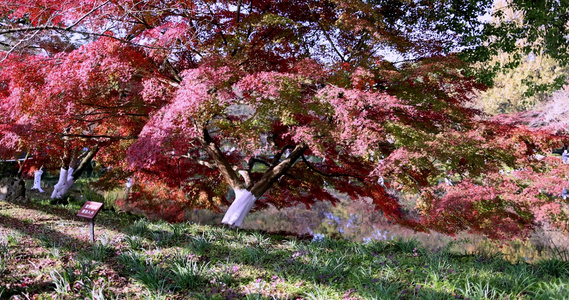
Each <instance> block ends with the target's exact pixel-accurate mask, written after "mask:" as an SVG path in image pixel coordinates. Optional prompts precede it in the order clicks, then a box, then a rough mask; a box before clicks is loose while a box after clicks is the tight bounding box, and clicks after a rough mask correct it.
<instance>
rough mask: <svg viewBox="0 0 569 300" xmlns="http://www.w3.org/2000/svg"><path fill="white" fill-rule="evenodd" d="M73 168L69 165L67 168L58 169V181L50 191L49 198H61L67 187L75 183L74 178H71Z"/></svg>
mask: <svg viewBox="0 0 569 300" xmlns="http://www.w3.org/2000/svg"><path fill="white" fill-rule="evenodd" d="M73 171H74V170H73V168H71V167H69V169H65V168H61V170H59V181H58V182H57V184H56V185H55V186H54V187H53V192H52V193H51V199H59V198H62V197H63V196H64V195H65V194H66V193H67V191H68V190H69V188H70V187H71V186H72V185H73V183H75V179H74V178H73Z"/></svg>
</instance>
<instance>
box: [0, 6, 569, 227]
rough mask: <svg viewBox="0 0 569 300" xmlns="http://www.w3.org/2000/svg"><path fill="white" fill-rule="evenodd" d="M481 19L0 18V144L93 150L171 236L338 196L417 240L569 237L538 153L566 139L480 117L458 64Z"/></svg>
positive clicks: (126, 14)
mask: <svg viewBox="0 0 569 300" xmlns="http://www.w3.org/2000/svg"><path fill="white" fill-rule="evenodd" d="M24 2H25V3H24ZM23 4H25V5H23ZM480 4H483V6H482V8H483V7H484V5H486V6H489V5H490V4H491V3H490V1H486V2H480V1H462V2H461V3H460V4H456V3H454V2H453V3H446V2H445V1H434V2H433V1H414V2H406V1H375V2H374V1H370V2H364V1H332V0H331V1H310V0H309V1H294V2H292V1H259V0H253V1H241V0H238V1H175V0H170V1H167V0H154V1H144V2H132V1H127V0H119V1H116V0H115V1H97V0H93V1H78V0H68V1H58V2H55V1H38V0H27V1H18V5H12V4H10V3H3V4H0V13H1V14H3V15H4V16H6V17H5V19H6V22H5V24H6V25H5V26H3V28H2V29H1V30H0V35H2V36H6V39H7V40H10V41H17V43H12V44H11V45H10V47H9V48H8V49H6V50H7V51H6V56H5V59H3V60H2V63H1V65H0V68H2V77H1V82H2V85H1V87H2V88H1V93H0V97H1V98H0V99H1V101H2V102H1V103H2V106H3V108H5V110H3V112H2V116H1V117H0V118H1V121H0V123H1V124H2V130H3V133H4V134H3V137H2V138H3V140H5V141H6V142H5V143H3V145H4V147H6V148H9V149H11V150H12V151H13V150H14V149H16V148H19V149H25V150H28V151H31V150H35V151H39V152H42V153H43V154H44V157H46V159H48V160H55V159H56V158H57V159H60V158H61V157H62V155H61V154H62V153H63V154H64V155H63V157H64V166H68V165H69V161H70V160H71V159H70V157H71V155H68V154H66V153H72V152H73V151H75V152H77V153H81V152H82V151H84V152H85V153H92V154H93V156H94V154H96V155H97V156H96V159H97V160H99V161H101V162H102V163H104V164H106V165H107V166H112V167H113V170H115V171H116V172H114V173H113V174H123V175H124V176H133V177H135V179H136V180H135V182H136V183H137V184H136V185H135V187H134V188H133V193H132V194H131V197H130V198H129V199H128V201H127V202H128V204H129V205H131V206H135V207H138V208H139V209H142V210H144V211H147V212H151V213H154V214H157V215H161V216H162V217H164V218H168V219H170V220H173V221H176V220H181V219H183V217H184V211H185V210H186V209H188V208H197V207H208V208H212V209H218V210H219V209H222V208H223V207H224V206H225V205H228V204H230V203H231V205H230V206H229V209H228V211H227V212H226V215H225V218H224V220H223V222H224V223H226V224H228V225H232V226H239V225H240V224H241V222H242V221H243V218H244V217H245V215H246V214H247V212H248V211H249V210H250V209H251V208H252V207H253V205H255V206H256V207H257V208H262V207H266V206H267V205H269V204H270V205H275V206H276V207H279V208H280V207H285V206H291V205H296V204H299V203H303V204H305V205H306V206H310V205H311V204H313V203H314V202H315V201H320V200H328V201H332V202H334V201H336V198H335V197H334V195H333V194H332V193H331V192H330V189H335V190H337V191H339V192H342V193H345V194H347V195H349V196H350V197H351V198H353V199H361V198H362V197H369V198H371V199H372V200H373V203H374V204H375V205H376V206H377V208H378V209H381V210H382V211H383V212H384V213H385V215H386V216H388V217H389V218H390V219H392V220H395V221H397V222H399V223H402V224H406V225H409V226H414V227H415V228H417V229H422V230H428V229H436V230H439V231H443V232H447V233H451V234H452V233H456V232H458V231H461V230H472V231H475V232H481V233H484V234H486V235H489V236H491V237H495V238H503V237H507V236H523V235H525V234H526V233H527V232H529V230H531V229H532V228H533V227H534V226H536V225H537V224H538V223H539V222H549V223H552V224H555V225H558V226H560V227H564V226H566V224H567V223H566V217H565V212H566V207H565V205H566V204H565V203H563V201H562V200H561V199H560V198H559V197H557V195H559V193H560V191H558V190H559V187H560V186H561V185H556V183H557V184H559V183H560V182H561V181H563V176H565V175H564V174H565V173H563V172H565V171H564V167H563V166H559V165H558V163H557V161H556V160H555V159H554V158H546V159H541V160H540V159H537V158H536V154H539V153H542V154H543V153H546V152H550V149H551V148H552V147H554V146H558V145H559V144H561V143H563V142H564V139H565V137H564V136H561V135H555V134H552V133H550V132H546V131H537V130H530V129H528V128H526V127H525V126H524V125H523V124H512V123H508V122H502V121H500V120H488V119H487V118H486V117H485V116H484V115H482V114H481V113H480V112H479V111H476V110H474V109H472V108H471V106H472V105H471V100H472V97H473V95H474V91H475V90H476V89H480V88H483V87H482V86H480V85H479V84H477V82H476V81H475V80H474V79H473V78H472V77H470V76H468V75H466V73H465V70H466V69H467V67H468V66H467V65H466V64H465V63H463V62H461V61H460V60H459V59H458V58H457V57H456V56H455V55H454V54H452V53H451V50H452V49H456V48H455V47H456V46H457V45H460V44H461V42H462V41H463V40H466V38H467V37H468V36H467V34H466V33H467V30H466V29H467V28H468V26H467V25H472V26H474V27H472V28H477V27H476V26H475V25H476V24H478V22H479V20H478V18H477V17H478V15H479V14H480V9H481V8H480ZM458 24H460V26H458ZM451 28H452V29H453V30H450V29H451ZM468 41H469V42H470V41H471V40H468ZM389 51H391V52H392V53H397V54H398V55H400V56H401V57H402V58H403V61H401V62H398V63H393V62H389V61H387V60H385V59H384V57H383V56H382V55H385V53H387V52H389ZM84 149H87V150H88V151H85V150H84ZM93 156H91V157H93ZM64 169H65V168H64ZM512 170H514V171H512ZM74 174H76V173H74ZM76 175H77V174H76ZM77 176H78V175H77ZM445 179H446V180H447V182H452V183H454V185H445V184H439V182H441V181H444V180H445ZM229 190H233V191H234V194H235V200H233V201H232V202H230V200H229V199H231V198H233V196H229V194H228V191H229ZM394 191H398V192H400V193H412V194H417V195H420V198H419V200H418V202H417V205H416V207H413V208H408V207H403V206H402V204H401V198H400V197H399V196H397V195H396V194H395V193H394ZM123 204H124V205H126V204H127V203H123ZM409 209H413V210H416V212H417V213H416V214H410V213H409V211H408V210H409Z"/></svg>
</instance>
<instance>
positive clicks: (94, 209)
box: [77, 201, 103, 243]
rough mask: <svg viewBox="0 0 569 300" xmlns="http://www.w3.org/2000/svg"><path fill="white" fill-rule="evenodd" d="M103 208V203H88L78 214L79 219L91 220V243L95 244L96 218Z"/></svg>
mask: <svg viewBox="0 0 569 300" xmlns="http://www.w3.org/2000/svg"><path fill="white" fill-rule="evenodd" d="M102 207H103V203H101V202H93V201H87V202H85V204H83V207H81V209H80V210H79V212H78V213H77V216H78V217H82V218H86V219H89V226H90V229H91V243H95V217H96V216H97V214H98V213H99V210H101V208H102Z"/></svg>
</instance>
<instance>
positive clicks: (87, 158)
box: [51, 146, 99, 199]
mask: <svg viewBox="0 0 569 300" xmlns="http://www.w3.org/2000/svg"><path fill="white" fill-rule="evenodd" d="M98 151H99V147H98V146H94V147H93V148H91V150H89V152H87V153H86V154H84V156H83V155H82V156H81V160H80V162H79V161H78V160H75V162H79V163H78V166H76V167H77V169H74V168H73V167H69V169H66V168H65V167H61V170H60V173H59V181H58V182H57V184H56V185H55V186H54V187H53V193H52V194H51V199H60V198H62V197H63V196H64V195H65V193H67V191H69V188H71V186H73V184H74V183H75V181H76V180H77V179H78V178H79V176H81V174H83V172H84V171H85V168H86V167H87V164H89V163H90V162H91V161H92V160H93V158H94V157H95V154H97V152H98Z"/></svg>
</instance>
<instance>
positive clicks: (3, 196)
mask: <svg viewBox="0 0 569 300" xmlns="http://www.w3.org/2000/svg"><path fill="white" fill-rule="evenodd" d="M0 200H4V201H7V202H25V201H26V200H27V199H26V187H25V183H24V179H22V178H20V177H16V178H13V177H7V178H3V179H2V180H0Z"/></svg>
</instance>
